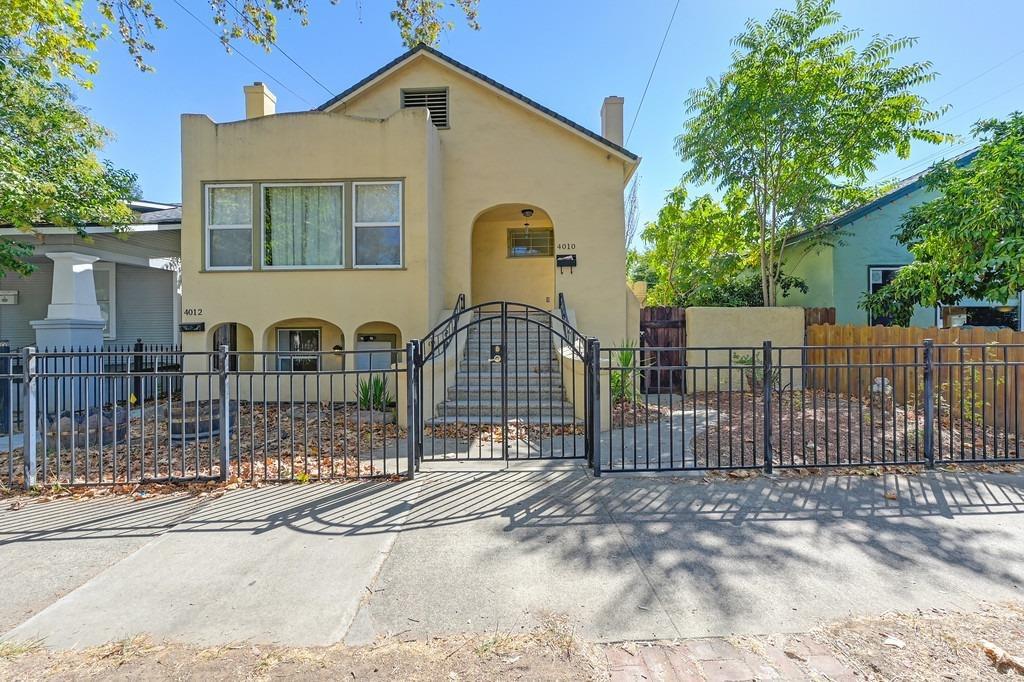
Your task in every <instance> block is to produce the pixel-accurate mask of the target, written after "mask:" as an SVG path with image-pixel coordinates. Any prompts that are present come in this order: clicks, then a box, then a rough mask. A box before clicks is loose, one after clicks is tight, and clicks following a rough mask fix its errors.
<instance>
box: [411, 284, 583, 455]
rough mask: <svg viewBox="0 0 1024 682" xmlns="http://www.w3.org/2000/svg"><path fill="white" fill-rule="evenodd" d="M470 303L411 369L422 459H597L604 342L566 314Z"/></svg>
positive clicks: (424, 347)
mask: <svg viewBox="0 0 1024 682" xmlns="http://www.w3.org/2000/svg"><path fill="white" fill-rule="evenodd" d="M461 300H462V299H461V298H460V305H459V306H457V307H456V309H455V312H454V313H453V315H452V316H451V317H450V318H448V319H447V320H445V322H443V323H442V324H440V325H438V326H437V327H436V328H435V329H434V330H433V331H431V332H430V333H429V334H428V335H427V336H426V337H425V338H424V339H423V341H421V342H420V343H419V344H418V348H417V349H416V352H415V355H416V357H415V358H414V360H413V362H412V364H413V365H414V366H415V367H416V370H417V371H416V372H415V376H414V377H413V382H412V383H413V384H414V387H413V388H412V389H411V390H414V391H415V392H416V393H417V400H416V401H415V404H416V406H415V407H414V408H413V413H414V414H411V415H410V417H411V419H410V423H412V424H414V425H415V426H414V432H415V434H416V436H415V437H416V438H417V442H416V444H415V447H416V455H417V460H427V461H431V460H466V459H473V460H524V459H574V458H584V457H586V458H587V459H588V460H590V458H591V456H592V454H593V442H594V426H593V420H592V419H591V416H592V415H594V414H596V411H595V409H594V401H595V400H597V397H596V395H597V392H596V391H595V390H593V389H594V387H595V386H596V385H597V382H596V381H595V380H594V377H596V372H593V365H594V363H592V362H591V357H593V358H594V359H595V360H596V358H597V351H596V350H592V349H594V348H595V347H596V341H595V340H593V339H587V338H585V337H584V336H583V335H582V334H580V333H579V332H578V331H577V330H576V329H574V328H573V327H572V325H571V324H570V323H569V320H568V316H567V315H565V314H564V312H563V313H562V314H561V315H556V314H553V313H551V312H549V311H547V310H543V309H542V308H538V307H535V306H531V305H527V304H524V303H511V302H507V301H499V302H493V303H483V304H479V305H475V306H471V307H468V308H466V307H464V306H463V305H462V304H461Z"/></svg>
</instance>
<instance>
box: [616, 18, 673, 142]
mask: <svg viewBox="0 0 1024 682" xmlns="http://www.w3.org/2000/svg"><path fill="white" fill-rule="evenodd" d="M678 9H679V0H676V6H675V7H673V8H672V16H671V17H669V19H668V26H666V27H665V35H663V36H662V37H661V45H660V46H659V47H658V54H657V56H656V57H655V58H654V64H653V65H652V66H651V73H650V75H648V76H647V85H645V86H644V92H643V94H642V95H640V103H639V104H637V105H636V113H635V114H634V115H633V122H632V123H630V124H629V134H628V135H626V144H629V138H630V137H632V136H633V128H635V127H636V120H637V119H638V118H640V109H642V108H643V106H644V99H645V98H646V97H647V89H648V88H649V87H651V79H653V78H654V70H655V69H657V68H658V61H660V60H661V51H662V50H663V49H665V41H666V40H668V33H669V31H671V30H672V22H673V21H675V19H676V11H677V10H678Z"/></svg>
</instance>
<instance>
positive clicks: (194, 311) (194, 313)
mask: <svg viewBox="0 0 1024 682" xmlns="http://www.w3.org/2000/svg"><path fill="white" fill-rule="evenodd" d="M184 313H185V314H186V315H188V316H189V317H201V316H202V314H203V309H202V308H185V310H184Z"/></svg>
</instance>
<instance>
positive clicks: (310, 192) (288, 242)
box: [261, 182, 345, 270]
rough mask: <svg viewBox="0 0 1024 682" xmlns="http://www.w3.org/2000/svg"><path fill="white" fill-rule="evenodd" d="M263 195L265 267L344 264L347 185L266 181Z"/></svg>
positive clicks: (307, 266)
mask: <svg viewBox="0 0 1024 682" xmlns="http://www.w3.org/2000/svg"><path fill="white" fill-rule="evenodd" d="M261 195H262V196H261V199H262V216H263V230H262V235H263V241H262V247H263V248H262V249H261V252H262V253H263V263H262V267H263V268H264V269H268V270H276V269H288V270H295V269H303V268H307V269H308V268H315V269H322V268H341V267H344V264H345V261H344V255H345V254H344V241H345V239H344V234H345V228H344V222H345V215H344V213H345V185H344V183H341V182H324V183H284V182H282V183H267V184H264V185H262V186H261Z"/></svg>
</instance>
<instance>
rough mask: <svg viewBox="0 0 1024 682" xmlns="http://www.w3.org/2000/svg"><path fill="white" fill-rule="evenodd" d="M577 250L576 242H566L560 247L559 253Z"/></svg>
mask: <svg viewBox="0 0 1024 682" xmlns="http://www.w3.org/2000/svg"><path fill="white" fill-rule="evenodd" d="M575 248H576V242H564V243H562V244H559V245H558V250H559V251H569V250H571V249H575Z"/></svg>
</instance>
